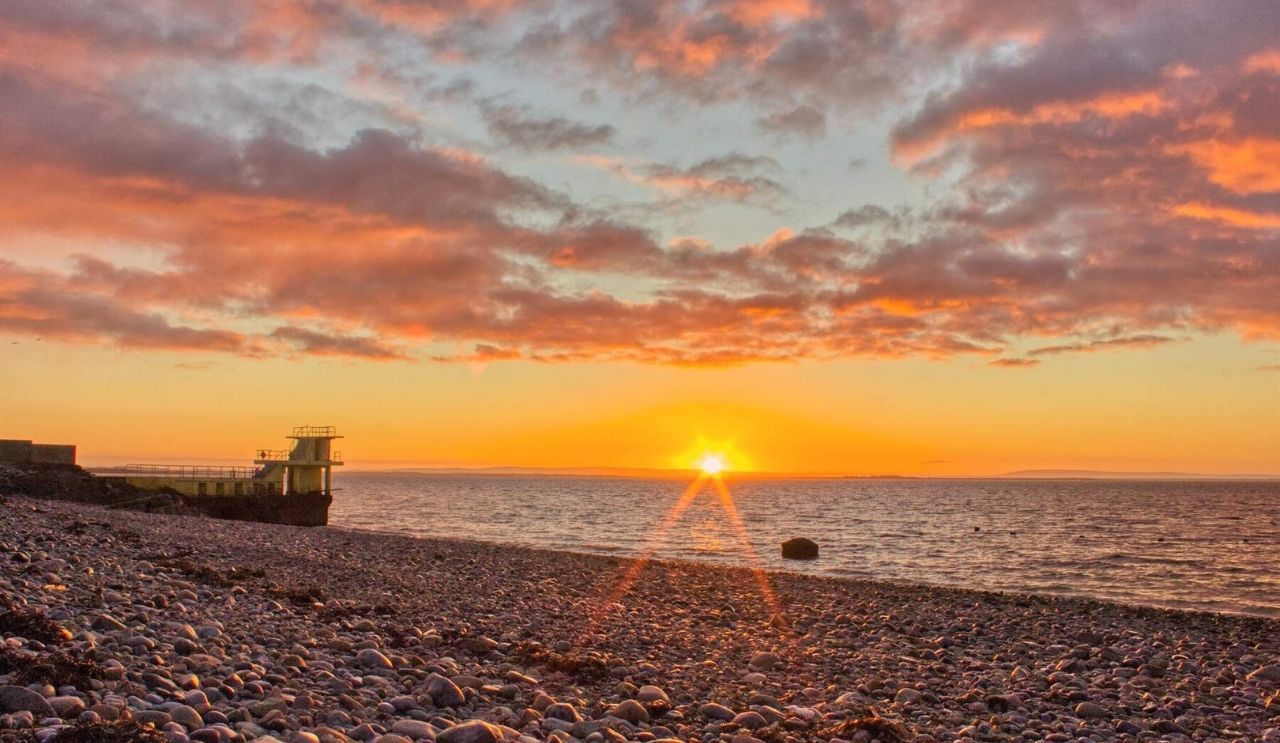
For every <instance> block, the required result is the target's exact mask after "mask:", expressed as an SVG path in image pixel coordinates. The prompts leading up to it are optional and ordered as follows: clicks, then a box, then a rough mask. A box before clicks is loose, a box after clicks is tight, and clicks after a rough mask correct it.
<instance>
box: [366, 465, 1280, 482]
mask: <svg viewBox="0 0 1280 743" xmlns="http://www.w3.org/2000/svg"><path fill="white" fill-rule="evenodd" d="M351 471H352V472H359V473H360V474H367V475H446V476H474V477H599V478H620V479H625V478H640V479H658V480H678V479H689V478H692V477H696V476H697V471H696V470H692V469H683V470H682V469H660V468H657V467H649V468H643V467H635V468H632V467H519V466H508V467H387V468H377V467H374V468H368V469H363V468H352V469H351ZM728 475H729V476H730V477H732V478H734V479H739V480H1264V481H1265V480H1280V474H1258V473H1254V474H1249V473H1244V474H1237V473H1225V474H1213V473H1205V472H1172V471H1169V472H1165V471H1158V472H1144V471H1125V470H1084V469H1025V470H1014V471H1012V472H1003V473H997V474H991V475H900V474H894V473H880V474H868V475H841V474H825V473H803V472H730V473H728Z"/></svg>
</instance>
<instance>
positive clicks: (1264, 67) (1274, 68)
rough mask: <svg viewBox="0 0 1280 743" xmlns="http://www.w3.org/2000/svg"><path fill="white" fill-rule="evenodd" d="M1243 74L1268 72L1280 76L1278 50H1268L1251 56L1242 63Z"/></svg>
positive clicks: (1279, 52)
mask: <svg viewBox="0 0 1280 743" xmlns="http://www.w3.org/2000/svg"><path fill="white" fill-rule="evenodd" d="M1244 71H1245V72H1269V73H1271V74H1273V75H1280V49H1268V50H1266V51H1262V52H1258V53H1257V54H1252V55H1250V56H1249V58H1248V59H1246V60H1245V61H1244Z"/></svg>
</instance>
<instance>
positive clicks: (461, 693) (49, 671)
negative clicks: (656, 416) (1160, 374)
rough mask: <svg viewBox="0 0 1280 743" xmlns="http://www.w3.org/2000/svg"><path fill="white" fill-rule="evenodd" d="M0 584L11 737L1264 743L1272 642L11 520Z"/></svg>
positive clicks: (921, 597)
mask: <svg viewBox="0 0 1280 743" xmlns="http://www.w3.org/2000/svg"><path fill="white" fill-rule="evenodd" d="M0 564H3V566H4V570H3V572H2V573H0V599H3V600H5V601H7V602H9V604H10V607H9V610H8V611H3V610H0V630H2V631H3V633H4V635H5V638H6V640H5V642H6V648H5V651H4V652H5V654H6V655H5V656H4V657H0V728H3V729H4V730H3V731H2V732H0V735H3V736H6V737H14V736H15V735H17V732H16V731H18V730H20V729H25V730H26V731H28V732H30V733H33V734H34V735H35V736H36V738H37V739H38V740H46V739H52V738H54V736H55V735H57V734H59V733H60V732H63V733H64V737H65V738H69V737H70V733H69V732H65V731H71V730H80V731H81V732H84V730H86V729H87V728H89V727H93V726H98V727H99V728H100V729H101V730H107V728H106V727H103V726H104V725H106V724H107V723H110V724H111V725H114V726H116V727H117V728H119V731H133V734H135V735H147V734H152V735H159V736H161V737H160V738H157V739H158V740H162V739H168V740H171V741H184V740H200V741H229V740H253V739H256V738H263V739H265V740H268V741H269V740H270V739H271V738H275V739H277V740H281V741H315V740H339V741H340V740H347V739H353V740H382V741H385V743H398V742H399V741H402V740H423V739H427V740H431V739H434V740H440V741H442V742H443V743H458V742H459V741H464V742H465V741H497V740H511V741H514V740H530V741H532V740H563V741H570V740H583V741H621V740H641V741H651V740H662V739H674V740H681V741H703V742H707V741H737V742H738V743H750V741H751V740H753V739H754V740H764V741H829V740H833V739H836V740H844V741H869V740H876V739H878V740H882V741H889V740H910V741H954V740H971V741H995V740H1027V741H1031V740H1051V741H1078V740H1095V741H1102V740H1121V741H1139V740H1195V741H1213V740H1226V741H1258V740H1264V741H1271V740H1276V741H1280V698H1278V697H1277V688H1278V687H1280V622H1278V621H1275V620H1269V619H1261V618H1250V617H1237V616H1224V615H1214V614H1203V613H1190V612H1177V611H1165V610H1158V609H1150V608H1140V607H1128V606H1123V605H1119V604H1109V603H1100V602H1091V601H1085V600H1075V599H1062V598H1050V597H1036V596H1023V595H1013V594H991V593H981V592H973V591H964V590H953V589H941V588H932V587H923V586H907V585H894V584H888V583H878V582H869V581H849V580H838V579H831V578H821V577H814V576H802V575H794V574H788V573H777V574H772V575H770V576H769V585H770V586H771V591H772V592H773V594H774V595H775V597H776V602H771V601H769V600H767V599H766V598H765V596H764V594H763V592H762V590H761V587H760V585H759V583H758V582H757V576H754V575H753V574H752V573H751V572H750V571H747V570H742V569H733V568H722V567H713V566H709V565H695V564H689V563H659V562H652V563H648V564H647V565H645V566H643V569H640V570H637V569H636V568H635V566H634V564H633V563H632V562H631V561H629V560H621V559H614V558H608V557H598V556H588V555H579V554H573V553H565V552H549V551H539V550H531V549H523V548H514V547H506V546H499V545H490V544H483V543H476V542H467V541H460V540H459V541H452V540H429V539H413V538H408V537H399V536H391V535H380V534H371V533H363V532H352V531H344V530H340V529H332V528H329V529H308V528H301V527H287V526H276V525H267V524H253V523H242V522H230V521H216V520H211V519H206V518H200V517H183V516H166V515H159V514H145V513H137V512H125V511H112V510H107V509H103V508H98V507H93V506H83V505H74V504H67V503H59V502H50V501H38V500H28V499H20V498H9V499H7V501H5V502H4V503H3V504H2V505H0ZM628 575H634V576H635V579H634V582H632V583H630V584H629V585H625V588H626V589H627V590H625V591H623V590H622V588H621V587H623V584H625V583H626V577H627V576H628ZM41 614H43V615H45V616H47V617H48V618H49V619H52V620H53V621H54V622H56V624H57V629H58V632H57V633H55V634H56V635H60V636H55V634H50V631H49V628H48V627H47V626H45V625H41V624H40V623H39V621H38V618H39V615H41ZM41 627H45V629H44V639H40V638H38V637H26V636H25V635H23V634H22V632H26V634H29V635H40V634H41V630H40V628H41ZM14 628H17V630H18V631H14ZM4 658H8V659H9V660H8V661H7V662H6V661H5V660H4ZM15 659H16V660H15ZM6 663H7V664H6ZM24 669H26V670H24ZM31 669H34V670H31ZM42 669H43V670H42ZM42 674H43V675H42ZM45 682H50V683H45ZM113 720H114V721H115V722H111V721H113ZM147 725H153V726H154V727H155V728H156V730H155V731H151V732H148V730H149V729H148V728H147V727H146V726H147ZM68 726H72V727H68ZM268 736H269V737H268Z"/></svg>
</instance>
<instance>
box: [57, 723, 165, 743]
mask: <svg viewBox="0 0 1280 743" xmlns="http://www.w3.org/2000/svg"><path fill="white" fill-rule="evenodd" d="M50 740H52V741H53V743H169V739H168V738H166V737H165V736H164V734H163V733H161V732H160V731H159V730H156V729H155V728H154V727H152V726H151V725H140V724H138V723H137V722H135V721H133V720H113V721H111V722H90V723H85V722H81V723H77V724H76V725H73V726H71V727H69V728H67V729H65V730H62V731H61V732H59V733H58V734H57V735H56V736H54V737H53V738H51V739H50Z"/></svg>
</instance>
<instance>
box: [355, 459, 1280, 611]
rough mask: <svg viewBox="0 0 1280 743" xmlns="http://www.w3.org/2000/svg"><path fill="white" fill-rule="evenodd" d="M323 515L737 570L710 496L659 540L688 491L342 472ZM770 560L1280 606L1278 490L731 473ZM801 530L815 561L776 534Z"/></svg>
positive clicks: (588, 481) (673, 485) (591, 482)
mask: <svg viewBox="0 0 1280 743" xmlns="http://www.w3.org/2000/svg"><path fill="white" fill-rule="evenodd" d="M334 479H335V486H336V487H338V488H340V490H339V491H338V492H337V493H335V495H334V503H333V507H332V509H331V511H330V523H331V524H333V525H335V526H342V527H352V528H358V529H370V530H376V531H387V532H396V533H401V534H411V535H415V536H428V537H453V538H465V539H479V540H485V541H490V542H500V543H507V544H517V545H526V546H531V547H543V548H550V549H561V550H575V551H580V552H592V553H598V554H606V555H637V554H642V553H644V552H646V551H647V550H648V549H650V548H656V552H655V554H656V555H657V556H659V557H668V558H678V559H685V560H704V561H708V562H717V563H729V564H743V563H745V561H746V560H747V555H748V553H747V551H746V549H745V547H744V545H743V543H742V540H741V539H740V537H739V534H740V532H739V531H737V530H735V528H734V526H733V523H732V522H731V521H730V520H729V519H728V518H727V517H726V515H725V511H724V510H723V508H722V507H721V504H720V502H719V500H718V499H717V498H716V497H715V496H714V495H713V494H712V493H711V492H710V491H708V492H707V493H705V494H704V495H702V496H699V497H698V498H697V499H696V500H694V501H693V503H692V504H691V505H690V506H689V508H688V510H686V511H685V512H684V513H683V514H682V516H681V518H680V519H679V520H677V521H676V522H675V523H674V524H673V525H672V526H671V528H670V529H668V530H667V531H666V533H665V538H663V539H661V540H660V541H655V531H656V530H657V529H656V528H657V527H658V525H659V524H661V523H662V522H663V520H664V517H665V515H666V514H667V513H668V512H670V510H671V508H672V506H674V505H675V504H676V502H677V501H678V500H679V499H680V495H681V492H682V491H683V489H684V487H685V485H686V483H682V482H678V481H672V480H645V479H622V478H586V477H581V478H580V477H514V476H511V477H509V476H479V475H457V476H444V475H424V474H399V473H397V474H387V473H344V474H342V475H335V478H334ZM728 483H729V487H730V490H731V491H732V494H733V496H734V501H735V502H736V503H737V506H738V509H739V512H740V515H741V519H742V522H743V523H744V524H745V533H746V535H747V536H748V537H749V539H750V542H751V543H752V544H753V545H754V547H755V549H756V550H758V552H759V554H760V557H761V559H762V560H763V562H764V564H765V565H766V567H768V568H770V569H782V570H793V571H799V572H805V573H817V574H822V575H833V576H852V577H858V578H873V579H882V580H891V581H907V582H914V583H930V584H940V585H949V586H962V587H973V588H984V589H995V590H1008V591H1029V592H1036V593H1052V594H1064V595H1072V596H1090V597H1095V598H1102V599H1110V600H1115V601H1122V602H1127V603H1140V604H1150V605H1156V606H1165V607H1176V608H1189V609H1205V610H1211V611H1225V612H1239V613H1248V614H1260V615H1268V616H1280V483H1276V482H1222V481H1216V482H1171V481H1160V482H1131V481H1099V480H1047V481H1046V480H754V481H741V482H735V481H734V480H733V479H732V478H730V479H729V480H728ZM796 536H807V537H809V538H811V539H813V540H814V541H816V542H818V543H819V544H820V545H821V557H820V558H819V559H818V560H816V561H813V562H796V561H791V560H783V559H782V558H781V555H780V548H779V544H780V543H781V542H783V541H784V540H786V539H789V538H791V537H796Z"/></svg>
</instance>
